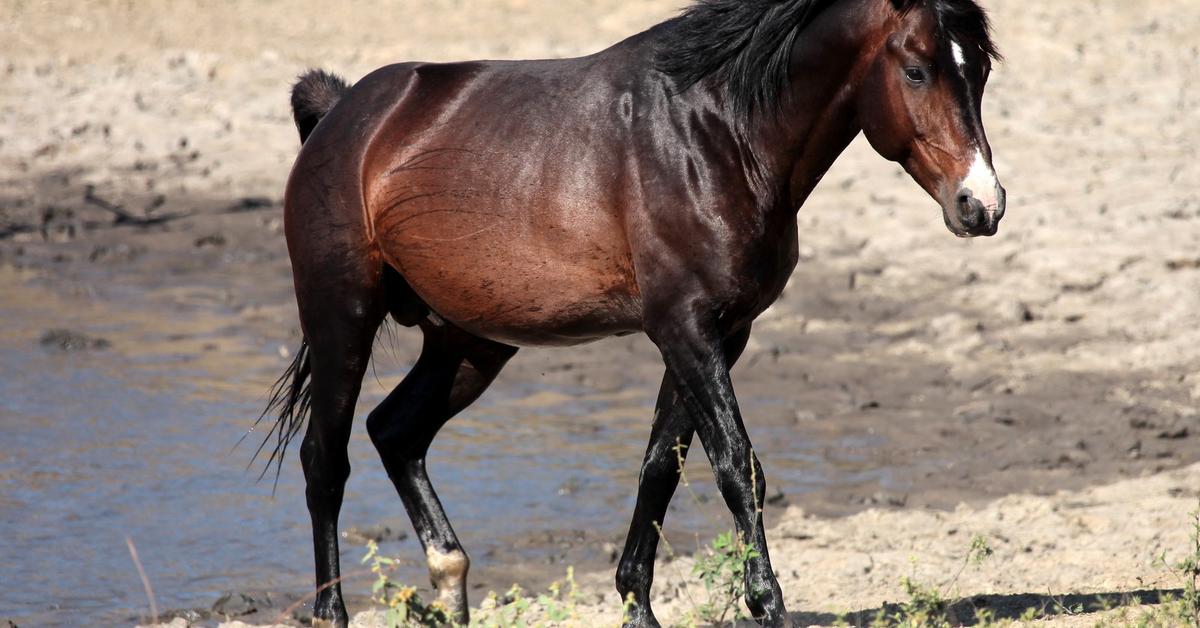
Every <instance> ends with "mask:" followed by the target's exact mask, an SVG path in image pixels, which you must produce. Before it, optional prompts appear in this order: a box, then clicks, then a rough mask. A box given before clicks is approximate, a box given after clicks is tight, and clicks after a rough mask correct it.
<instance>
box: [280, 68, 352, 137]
mask: <svg viewBox="0 0 1200 628" xmlns="http://www.w3.org/2000/svg"><path fill="white" fill-rule="evenodd" d="M349 89H350V85H349V84H347V83H346V81H345V80H343V79H342V78H341V77H339V76H336V75H334V74H330V73H328V72H326V71H325V70H309V71H308V72H305V73H304V74H302V75H300V80H298V81H296V84H295V85H294V86H293V87H292V117H294V118H295V119H296V129H297V130H298V131H300V143H301V144H303V143H304V141H305V140H307V139H308V136H309V134H311V133H312V130H313V129H315V128H316V127H317V123H318V122H320V121H321V118H323V117H325V114H327V113H329V110H330V109H333V106H334V105H336V104H337V101H338V100H341V98H342V95H343V94H345V93H346V91H347V90H349Z"/></svg>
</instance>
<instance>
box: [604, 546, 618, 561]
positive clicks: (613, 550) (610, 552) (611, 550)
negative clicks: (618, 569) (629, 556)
mask: <svg viewBox="0 0 1200 628" xmlns="http://www.w3.org/2000/svg"><path fill="white" fill-rule="evenodd" d="M600 553H601V554H603V555H604V556H607V557H608V562H610V563H615V562H617V559H618V558H620V557H621V550H620V549H618V548H617V546H616V544H615V543H605V544H604V545H601V546H600Z"/></svg>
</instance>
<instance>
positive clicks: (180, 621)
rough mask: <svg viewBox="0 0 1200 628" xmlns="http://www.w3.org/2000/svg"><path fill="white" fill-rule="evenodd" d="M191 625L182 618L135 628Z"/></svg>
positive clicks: (181, 627) (12, 625)
mask: <svg viewBox="0 0 1200 628" xmlns="http://www.w3.org/2000/svg"><path fill="white" fill-rule="evenodd" d="M8 625H9V628H17V625H16V624H14V623H12V622H8ZM191 625H192V624H191V622H189V621H188V620H186V619H184V618H182V617H176V618H174V619H172V620H171V621H165V622H161V623H157V624H140V625H138V626H137V628H188V626H191Z"/></svg>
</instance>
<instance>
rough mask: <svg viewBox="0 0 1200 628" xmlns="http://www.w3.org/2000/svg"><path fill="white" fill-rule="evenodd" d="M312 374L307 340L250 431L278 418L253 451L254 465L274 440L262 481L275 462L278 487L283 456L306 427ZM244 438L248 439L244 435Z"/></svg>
mask: <svg viewBox="0 0 1200 628" xmlns="http://www.w3.org/2000/svg"><path fill="white" fill-rule="evenodd" d="M311 372H312V365H311V362H310V360H309V356H308V341H301V342H300V350H299V351H297V352H296V359H294V360H292V363H291V365H290V366H288V368H287V370H286V371H284V372H283V375H282V376H281V377H280V378H279V380H278V381H276V382H275V385H274V386H273V387H271V400H270V401H268V402H267V408H266V410H263V413H262V414H261V415H259V417H258V420H257V421H255V422H254V427H252V428H250V431H251V432H253V431H254V428H256V427H258V425H259V424H260V423H262V421H263V419H265V418H267V417H268V416H272V417H275V423H274V424H272V425H271V430H270V431H269V432H267V435H266V436H264V437H263V441H262V443H261V444H260V445H259V446H258V449H257V450H255V452H254V457H253V458H251V459H250V464H254V461H255V460H257V459H258V455H259V454H261V453H262V452H263V450H264V449H266V447H267V443H269V442H271V441H272V440H273V441H275V444H274V445H273V446H272V448H271V456H270V457H269V458H267V464H266V465H264V466H263V470H262V473H260V474H259V475H258V479H260V480H261V479H263V477H265V476H266V475H267V471H270V470H271V463H275V484H276V485H278V484H279V474H280V472H281V471H282V470H283V454H284V453H286V452H287V447H288V444H290V443H291V442H292V439H293V438H295V437H296V435H297V434H299V433H300V429H301V428H303V427H304V421H305V420H306V419H307V418H308V410H309V401H310V399H311V396H310V394H309V389H308V376H309V374H310V373H311ZM247 435H249V432H247ZM242 438H243V439H245V436H243V437H242ZM238 442H241V441H238Z"/></svg>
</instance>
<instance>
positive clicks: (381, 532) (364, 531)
mask: <svg viewBox="0 0 1200 628" xmlns="http://www.w3.org/2000/svg"><path fill="white" fill-rule="evenodd" d="M342 538H343V539H345V541H346V542H347V543H353V544H354V545H366V544H367V543H369V542H371V541H374V542H376V543H385V542H387V541H403V540H404V539H407V538H408V533H406V532H403V531H401V530H392V528H391V527H389V526H386V525H374V526H367V527H365V528H346V529H345V530H342Z"/></svg>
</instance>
